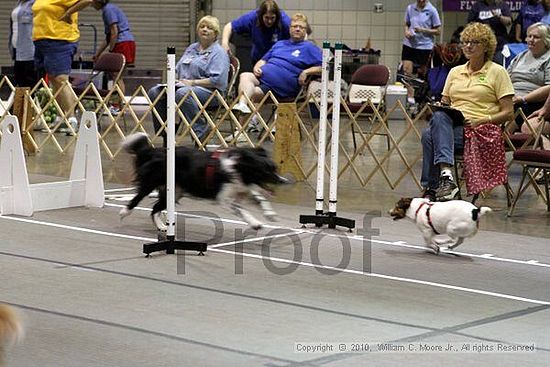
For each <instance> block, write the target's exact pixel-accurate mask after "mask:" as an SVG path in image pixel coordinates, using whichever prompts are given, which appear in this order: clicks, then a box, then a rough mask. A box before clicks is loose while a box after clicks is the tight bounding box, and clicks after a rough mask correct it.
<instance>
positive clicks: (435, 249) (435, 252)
mask: <svg viewBox="0 0 550 367" xmlns="http://www.w3.org/2000/svg"><path fill="white" fill-rule="evenodd" d="M428 247H429V248H430V249H431V250H432V251H433V253H434V254H435V255H439V251H440V247H439V246H438V245H436V244H433V243H432V244H430V245H428Z"/></svg>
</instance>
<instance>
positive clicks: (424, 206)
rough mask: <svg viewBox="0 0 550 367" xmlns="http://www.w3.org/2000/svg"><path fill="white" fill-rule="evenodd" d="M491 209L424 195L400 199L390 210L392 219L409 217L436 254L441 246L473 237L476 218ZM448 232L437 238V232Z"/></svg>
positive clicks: (475, 230)
mask: <svg viewBox="0 0 550 367" xmlns="http://www.w3.org/2000/svg"><path fill="white" fill-rule="evenodd" d="M489 212H491V208H489V207H486V206H482V207H480V208H478V207H476V206H475V205H473V204H472V203H469V202H467V201H464V200H451V201H445V202H431V201H429V200H428V199H424V198H401V199H400V200H399V201H398V202H397V203H396V204H395V208H393V209H392V210H390V215H391V216H392V217H393V220H398V219H402V218H408V219H410V220H411V221H413V222H414V223H415V224H416V227H417V228H418V229H419V230H420V232H422V237H424V241H425V244H426V247H428V248H430V249H431V250H432V251H433V252H434V253H435V254H439V249H440V247H441V246H442V245H447V248H448V249H450V250H452V249H454V248H455V247H457V246H460V244H462V242H463V241H464V239H465V238H469V237H473V236H475V234H476V233H477V230H478V227H479V218H481V217H482V216H483V215H485V214H486V213H489ZM440 234H441V235H443V234H445V235H447V236H448V237H449V238H448V239H447V240H446V241H439V240H437V239H436V238H435V236H437V235H440Z"/></svg>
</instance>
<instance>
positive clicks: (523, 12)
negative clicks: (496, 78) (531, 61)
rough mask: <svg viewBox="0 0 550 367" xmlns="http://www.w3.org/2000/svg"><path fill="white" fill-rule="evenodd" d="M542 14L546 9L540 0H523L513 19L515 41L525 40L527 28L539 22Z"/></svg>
mask: <svg viewBox="0 0 550 367" xmlns="http://www.w3.org/2000/svg"><path fill="white" fill-rule="evenodd" d="M544 14H546V10H545V9H544V6H543V4H541V2H540V0H525V2H524V3H523V5H522V6H521V9H520V10H519V13H518V16H517V17H516V20H515V28H514V36H515V38H516V39H515V41H516V42H519V43H521V42H525V37H527V28H529V27H530V26H531V25H533V24H535V23H537V22H540V20H541V19H542V17H543V16H544Z"/></svg>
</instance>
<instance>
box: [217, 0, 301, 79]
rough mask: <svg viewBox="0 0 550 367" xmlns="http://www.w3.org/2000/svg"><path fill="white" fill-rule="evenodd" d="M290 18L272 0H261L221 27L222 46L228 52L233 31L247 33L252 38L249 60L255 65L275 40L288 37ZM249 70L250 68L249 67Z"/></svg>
mask: <svg viewBox="0 0 550 367" xmlns="http://www.w3.org/2000/svg"><path fill="white" fill-rule="evenodd" d="M289 25H290V18H289V17H288V15H286V13H285V12H284V11H282V10H280V8H279V5H277V3H276V2H275V1H273V0H263V1H262V3H261V4H260V6H259V7H258V9H256V10H252V11H250V12H248V13H246V14H244V15H242V16H240V17H239V18H237V19H235V20H233V21H231V22H229V23H227V24H226V25H225V27H223V33H222V39H221V43H222V47H223V48H225V49H226V50H227V52H230V47H229V39H230V38H231V34H232V33H233V32H235V33H237V34H248V35H250V37H251V39H252V51H251V55H250V56H251V60H252V65H255V64H256V63H257V62H258V61H259V60H260V59H261V58H262V56H264V55H265V53H266V52H267V51H269V49H270V48H271V47H272V46H273V45H274V44H275V42H277V41H282V40H285V39H288V38H289V37H290V34H289ZM249 70H250V69H249Z"/></svg>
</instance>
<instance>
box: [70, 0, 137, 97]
mask: <svg viewBox="0 0 550 367" xmlns="http://www.w3.org/2000/svg"><path fill="white" fill-rule="evenodd" d="M90 5H91V6H93V7H94V9H96V10H101V16H102V18H103V25H104V27H105V39H104V40H103V42H102V43H101V45H100V46H99V48H98V50H97V52H96V54H95V55H94V57H93V60H94V61H95V60H96V59H97V58H98V57H99V56H100V55H101V54H102V53H103V52H105V51H109V52H114V53H119V54H122V55H124V58H125V59H126V65H127V66H133V65H134V63H135V58H136V43H135V41H134V36H133V35H132V32H131V31H130V24H129V22H128V18H127V17H126V14H124V12H123V11H122V10H121V9H120V8H119V7H118V6H116V5H114V4H111V3H110V2H109V0H80V1H79V2H78V3H76V4H75V5H74V6H72V7H71V8H69V10H68V11H67V12H66V13H65V15H64V17H66V18H67V19H68V18H69V17H70V16H71V14H72V13H75V12H78V11H80V10H82V9H84V8H86V7H88V6H90ZM118 85H119V86H120V89H121V90H122V92H124V91H125V88H124V81H123V80H122V78H121V79H120V80H119V82H118Z"/></svg>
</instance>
